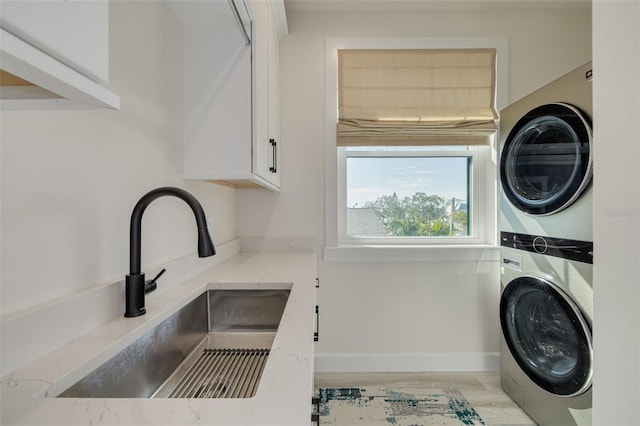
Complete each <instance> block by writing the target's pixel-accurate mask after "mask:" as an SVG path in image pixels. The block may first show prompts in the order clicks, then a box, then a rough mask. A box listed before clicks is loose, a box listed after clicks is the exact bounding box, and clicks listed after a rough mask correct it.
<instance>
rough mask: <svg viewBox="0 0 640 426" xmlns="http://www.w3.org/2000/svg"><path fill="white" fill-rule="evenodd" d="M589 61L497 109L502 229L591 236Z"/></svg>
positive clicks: (536, 233) (582, 237) (525, 232)
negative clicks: (498, 111) (498, 117)
mask: <svg viewBox="0 0 640 426" xmlns="http://www.w3.org/2000/svg"><path fill="white" fill-rule="evenodd" d="M590 80H591V64H590V63H587V64H585V65H583V66H582V67H580V68H578V69H576V70H574V71H572V72H570V73H568V74H566V75H564V76H563V77H560V78H559V79H557V80H555V81H554V82H552V83H550V84H548V85H546V86H544V87H542V88H540V89H538V90H536V91H535V92H533V93H532V94H530V95H528V96H526V97H524V98H522V99H520V100H519V101H517V102H514V103H513V104H511V105H509V106H508V107H507V108H505V109H503V110H502V111H501V112H500V149H501V155H500V183H501V191H500V219H499V225H500V230H501V231H508V232H516V233H524V234H534V235H544V236H552V237H557V238H568V239H577V240H584V241H592V240H593V231H592V217H593V215H592V206H593V201H592V195H591V177H592V149H591V145H592V131H591V115H592V94H591V82H590Z"/></svg>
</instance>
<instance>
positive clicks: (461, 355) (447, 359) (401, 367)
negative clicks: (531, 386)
mask: <svg viewBox="0 0 640 426" xmlns="http://www.w3.org/2000/svg"><path fill="white" fill-rule="evenodd" d="M499 369H500V353H499V352H454V353H389V354H339V353H316V355H315V372H316V373H338V372H340V373H345V372H348V373H359V372H411V371H498V370H499Z"/></svg>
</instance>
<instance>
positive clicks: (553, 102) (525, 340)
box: [498, 63, 593, 426]
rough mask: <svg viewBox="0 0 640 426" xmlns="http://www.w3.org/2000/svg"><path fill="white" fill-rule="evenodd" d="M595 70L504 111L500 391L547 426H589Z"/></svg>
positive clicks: (571, 75)
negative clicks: (592, 95)
mask: <svg viewBox="0 0 640 426" xmlns="http://www.w3.org/2000/svg"><path fill="white" fill-rule="evenodd" d="M590 81H591V64H590V63H588V64H585V65H584V66H582V67H580V68H578V69H576V70H574V71H572V72H570V73H568V74H566V75H565V76H563V77H561V78H559V79H558V80H555V81H554V82H552V83H550V84H548V85H546V86H544V87H542V88H541V89H539V90H537V91H535V92H533V93H532V94H530V95H528V96H526V97H524V98H523V99H521V100H519V101H517V102H515V103H513V104H512V105H510V106H509V107H507V108H505V109H504V110H502V111H501V112H500V183H501V185H500V186H501V191H500V217H499V222H498V225H499V230H500V236H499V238H500V245H501V259H502V260H501V266H500V267H501V271H500V272H501V274H500V276H501V280H500V286H501V299H500V324H501V329H502V333H501V361H500V366H501V372H500V374H501V384H502V387H503V389H504V390H505V391H506V392H507V393H508V394H509V396H511V398H512V399H513V400H514V401H515V402H516V403H517V404H518V405H520V406H521V407H522V408H523V410H524V411H525V412H526V413H527V414H528V415H529V416H530V417H531V418H532V419H533V420H534V421H536V423H538V424H540V425H554V426H555V425H590V424H591V377H592V373H593V370H592V365H593V348H592V344H591V326H592V321H593V291H592V283H593V280H592V277H593V242H592V241H593V239H592V237H593V231H592V226H593V222H592V217H593V201H592V193H591V179H592V173H593V161H592V130H591V113H592V106H591V102H592V97H591V82H590Z"/></svg>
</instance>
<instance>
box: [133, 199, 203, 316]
mask: <svg viewBox="0 0 640 426" xmlns="http://www.w3.org/2000/svg"><path fill="white" fill-rule="evenodd" d="M165 195H172V196H174V197H178V198H180V199H181V200H183V201H184V202H185V203H187V204H188V205H189V207H191V210H193V214H194V215H195V217H196V224H197V226H198V256H199V257H209V256H213V255H214V254H216V249H215V247H214V246H213V242H212V241H211V237H210V236H209V230H208V229H207V220H206V218H205V215H204V210H203V209H202V206H201V205H200V203H199V202H198V200H196V198H195V197H194V196H193V195H191V194H189V193H188V192H187V191H185V190H183V189H180V188H173V187H162V188H157V189H154V190H153V191H150V192H148V193H146V194H145V195H144V196H143V197H142V198H140V201H138V203H137V204H136V206H135V207H134V208H133V213H131V230H130V237H129V244H130V245H129V268H130V273H129V275H127V276H126V278H125V311H124V316H125V317H128V318H130V317H137V316H140V315H144V314H145V313H146V312H147V311H146V309H145V308H144V295H145V293H150V292H152V291H153V290H155V289H156V284H155V280H157V279H158V277H159V276H160V275H162V273H163V272H164V270H163V271H161V272H160V274H158V276H157V277H155V278H154V279H153V280H150V281H148V282H147V281H145V279H144V273H141V272H140V252H141V245H142V244H141V233H142V232H141V231H142V213H144V211H145V209H146V208H147V206H148V205H149V204H151V202H152V201H153V200H155V199H157V198H160V197H163V196H165Z"/></svg>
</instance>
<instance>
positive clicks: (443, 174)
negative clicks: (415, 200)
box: [347, 157, 467, 207]
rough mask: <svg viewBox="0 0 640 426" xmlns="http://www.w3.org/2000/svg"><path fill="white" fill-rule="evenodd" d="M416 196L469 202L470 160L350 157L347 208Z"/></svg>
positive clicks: (459, 158) (451, 158)
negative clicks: (384, 197) (386, 197)
mask: <svg viewBox="0 0 640 426" xmlns="http://www.w3.org/2000/svg"><path fill="white" fill-rule="evenodd" d="M394 192H395V193H396V194H398V197H399V198H404V197H406V196H409V197H410V196H411V195H413V194H415V193H416V192H424V193H425V194H427V195H439V196H441V197H444V198H445V199H451V198H453V197H455V198H456V200H466V199H467V159H466V158H464V157H463V158H461V157H401V158H396V157H373V158H372V157H348V158H347V207H364V204H365V203H366V202H367V201H374V200H375V199H376V198H378V197H380V196H382V195H392V194H393V193H394Z"/></svg>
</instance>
